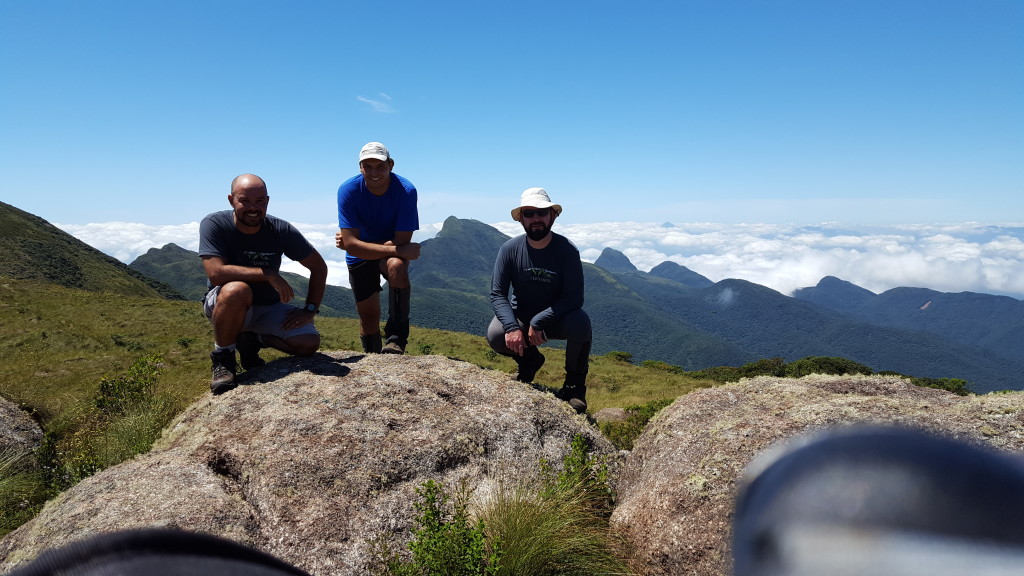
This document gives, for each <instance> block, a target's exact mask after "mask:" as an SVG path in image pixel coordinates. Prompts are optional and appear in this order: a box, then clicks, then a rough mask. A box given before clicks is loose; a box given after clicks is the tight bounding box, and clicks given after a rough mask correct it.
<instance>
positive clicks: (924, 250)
mask: <svg viewBox="0 0 1024 576" xmlns="http://www.w3.org/2000/svg"><path fill="white" fill-rule="evenodd" d="M57 226H58V227H59V228H61V229H62V230H64V231H66V232H68V233H69V234H72V235H73V236H75V237H76V238H78V239H79V240H82V241H83V242H85V243H86V244H89V245H90V246H93V247H94V248H96V249H98V250H101V251H102V252H104V253H106V254H109V255H110V256H113V257H114V258H117V259H118V260H121V261H122V262H125V263H131V262H132V261H133V260H135V258H137V257H138V256H139V255H141V254H144V253H145V252H146V251H147V250H149V249H150V248H159V247H162V246H164V245H165V244H168V243H174V244H177V245H178V246H181V247H182V248H186V249H188V250H193V251H195V250H198V247H199V223H198V222H191V223H188V224H180V225H167V226H157V225H145V224H134V223H125V222H107V223H100V224H83V225H71V224H67V225H65V224H57ZM295 226H296V227H297V228H298V229H299V230H301V231H302V233H303V234H304V235H305V236H306V238H308V239H309V241H310V242H311V243H312V244H313V245H314V246H316V248H317V249H318V250H319V251H320V253H321V254H323V256H324V259H325V260H327V263H328V266H329V267H330V274H329V277H328V282H329V283H330V284H335V285H338V286H348V274H347V272H346V269H345V262H344V253H343V252H341V251H340V250H338V249H337V248H335V247H334V232H335V230H336V228H335V227H334V226H333V225H328V224H299V223H296V224H295ZM493 226H494V227H495V228H497V229H498V230H500V231H501V232H503V233H505V234H508V235H510V236H511V235H516V234H520V233H522V229H521V228H520V227H519V224H517V223H515V222H507V223H506V222H503V223H499V224H493ZM440 228H441V224H440V223H438V224H434V225H430V226H426V227H424V229H423V230H420V231H419V232H417V233H416V236H415V237H414V239H415V240H417V241H421V242H422V241H423V240H425V239H427V238H430V237H433V236H434V235H435V234H436V233H437V232H438V231H439V230H440ZM555 231H556V232H559V233H561V234H563V235H565V236H566V237H568V238H569V239H570V240H572V242H573V243H575V244H576V246H577V247H578V248H579V249H580V253H581V254H582V256H583V259H584V260H586V261H588V262H593V261H595V260H597V258H598V257H599V256H600V255H601V252H602V251H603V250H604V249H605V248H613V249H615V250H618V251H620V252H622V253H624V254H625V255H626V256H627V257H628V258H629V259H630V261H631V262H632V263H633V265H634V266H636V267H637V268H638V269H640V270H642V271H645V272H646V271H649V270H650V269H651V268H653V267H654V266H657V265H658V264H660V263H662V262H665V261H672V262H676V263H678V264H681V265H683V266H686V267H687V268H689V269H691V270H693V271H694V272H697V273H699V274H702V275H704V276H706V277H708V278H709V279H711V280H712V281H716V282H717V281H719V280H723V279H726V278H740V279H743V280H749V281H751V282H756V283H757V284H761V285H764V286H767V287H769V288H773V289H775V290H777V291H779V292H781V293H783V294H792V293H793V290H795V289H797V288H803V287H807V286H814V285H816V284H817V283H818V281H819V280H821V278H823V277H825V276H836V277H838V278H841V279H843V280H847V281H849V282H852V283H854V284H856V285H858V286H861V287H863V288H867V289H868V290H871V291H872V292H875V293H879V292H883V291H885V290H888V289H890V288H895V287H898V286H913V287H920V288H931V289H933V290H938V291H940V292H984V293H989V294H1004V295H1009V296H1013V297H1015V298H1024V224H1022V225H1000V226H994V225H985V224H978V223H962V224H945V225H905V226H851V225H839V224H830V223H825V224H819V225H814V226H801V225H778V224H714V223H683V224H667V223H666V224H652V223H638V222H607V223H600V224H567V225H562V224H561V223H558V224H556V225H555ZM284 268H285V270H288V271H291V272H297V273H303V272H305V269H304V268H302V267H301V266H299V265H298V264H296V263H294V262H289V263H287V264H286V265H285V267H284Z"/></svg>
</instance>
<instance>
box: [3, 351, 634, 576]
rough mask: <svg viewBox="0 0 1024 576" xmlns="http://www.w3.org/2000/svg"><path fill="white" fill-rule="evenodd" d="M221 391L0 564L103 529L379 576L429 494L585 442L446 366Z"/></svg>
mask: <svg viewBox="0 0 1024 576" xmlns="http://www.w3.org/2000/svg"><path fill="white" fill-rule="evenodd" d="M253 375H254V376H255V379H254V380H253V381H252V382H250V384H252V385H247V386H240V387H239V388H237V389H235V390H232V391H230V392H228V393H226V394H224V395H221V396H216V397H214V396H206V397H205V398H203V399H202V400H200V401H199V402H197V403H195V404H194V405H192V406H191V407H189V408H188V409H187V410H186V411H185V412H184V413H182V414H181V415H180V416H179V417H178V418H177V419H176V420H175V421H174V422H173V423H172V424H171V425H170V426H169V427H168V428H167V429H166V430H165V432H164V435H163V437H162V438H161V439H160V440H159V441H158V442H157V444H156V445H155V446H154V448H153V450H152V451H151V452H149V453H148V454H145V455H141V456H138V457H136V458H135V459H133V460H131V461H128V462H124V463H122V464H120V465H118V466H115V467H113V468H110V469H108V470H105V471H103V472H101V473H99V474H96V475H95V476H93V477H90V478H88V479H86V480H84V481H82V482H81V483H79V484H78V485H76V486H75V487H73V488H71V489H70V490H68V491H66V492H65V493H63V494H61V495H60V496H58V497H57V498H56V499H54V500H53V501H51V502H49V503H48V504H47V505H46V506H45V508H44V509H43V511H42V512H41V513H40V514H39V515H38V516H37V517H36V518H35V519H33V520H32V521H30V522H29V523H27V524H25V525H23V526H21V527H20V528H19V529H17V530H16V531H14V532H12V533H11V534H9V535H8V536H7V537H6V538H5V539H4V540H2V541H0V570H3V571H6V570H10V569H11V568H13V567H15V566H17V565H19V564H21V563H24V562H26V561H28V560H29V559H31V558H33V557H35V556H36V555H37V554H38V553H39V552H40V551H42V550H44V549H47V548H52V547H57V546H61V545H64V544H66V543H68V542H70V541H72V540H78V539H81V538H84V537H86V536H90V535H93V534H96V533H100V532H105V531H111V530H116V529H125V528H133V527H143V526H150V527H152V526H159V527H176V528H180V529H185V530H191V531H198V532H205V533H210V534H214V535H219V536H224V537H227V538H230V539H232V540H235V541H238V542H241V543H243V544H247V545H250V546H253V547H255V548H258V549H260V550H263V551H265V552H268V553H270V554H272V555H274V556H277V557H278V558H281V559H282V560H285V561H286V562H289V563H292V564H294V565H296V566H298V567H300V568H302V569H304V570H307V571H308V572H310V573H312V574H332V575H333V574H364V573H366V567H367V562H368V560H369V558H370V555H371V550H370V542H371V540H372V539H373V538H374V537H376V536H378V535H381V534H384V533H390V534H396V535H398V536H399V538H401V537H402V536H403V535H405V537H408V534H409V529H410V527H411V526H412V521H413V517H414V514H415V511H414V509H413V507H412V503H413V502H414V501H415V499H416V496H415V488H416V487H417V486H419V485H420V484H421V483H422V482H424V481H426V480H428V479H433V480H436V481H439V482H442V483H444V484H446V485H448V486H455V485H456V484H458V483H460V482H462V481H463V480H465V481H467V482H468V486H469V487H470V488H471V489H473V490H475V491H476V493H477V494H478V495H481V496H482V495H485V494H486V493H487V491H488V490H489V488H490V487H493V486H494V484H495V483H496V482H498V481H501V480H502V478H503V477H505V476H508V477H514V478H516V479H521V478H523V477H528V476H529V475H530V473H531V472H532V471H536V470H537V469H538V467H539V462H540V461H541V460H545V461H548V462H550V463H552V464H555V465H556V466H557V465H559V464H560V463H561V461H562V457H563V456H564V455H565V454H566V453H567V452H568V449H569V444H570V441H571V439H572V438H573V436H574V435H576V434H583V435H584V436H586V437H587V438H588V440H589V443H590V444H591V445H592V446H593V448H594V449H595V452H596V453H598V454H612V453H614V449H613V447H612V446H611V445H610V444H609V443H608V442H607V441H606V440H604V439H603V438H602V437H601V436H600V434H599V433H598V432H597V430H596V429H595V428H594V427H593V426H591V425H589V424H588V423H587V421H586V420H585V419H584V418H583V417H581V416H576V415H575V414H574V413H573V412H572V410H571V409H570V408H569V407H568V405H567V404H565V403H563V402H561V401H559V400H557V399H555V398H554V397H553V396H552V395H551V394H547V393H543V392H538V391H536V390H534V389H532V388H531V387H529V386H526V385H524V384H521V383H519V382H516V381H515V380H513V379H512V378H510V377H509V376H508V375H507V374H503V373H500V372H495V371H490V370H483V369H481V368H478V367H476V366H473V365H471V364H468V363H465V362H459V361H453V360H449V359H447V358H444V357H441V356H403V357H396V356H381V355H371V356H365V357H364V356H363V355H361V354H359V355H357V354H355V353H352V352H331V353H327V354H318V355H317V356H315V357H313V358H309V359H292V358H286V359H281V360H277V361H275V362H272V363H270V364H268V365H267V366H266V367H264V368H262V369H260V370H258V371H256V372H254V373H253Z"/></svg>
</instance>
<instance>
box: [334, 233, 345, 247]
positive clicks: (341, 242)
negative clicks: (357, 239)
mask: <svg viewBox="0 0 1024 576" xmlns="http://www.w3.org/2000/svg"><path fill="white" fill-rule="evenodd" d="M334 245H335V246H336V247H338V249H339V250H344V249H345V239H344V238H342V236H341V230H338V231H337V232H335V233H334Z"/></svg>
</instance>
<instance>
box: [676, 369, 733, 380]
mask: <svg viewBox="0 0 1024 576" xmlns="http://www.w3.org/2000/svg"><path fill="white" fill-rule="evenodd" d="M686 375H687V376H689V377H691V378H697V379H698V380H713V381H715V382H738V381H739V380H740V379H741V378H743V373H742V372H741V371H740V369H739V368H736V367H735V366H714V367H711V368H705V369H703V370H694V371H693V372H687V373H686Z"/></svg>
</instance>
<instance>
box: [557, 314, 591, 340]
mask: <svg viewBox="0 0 1024 576" xmlns="http://www.w3.org/2000/svg"><path fill="white" fill-rule="evenodd" d="M562 331H563V332H564V333H565V336H566V340H576V341H579V342H589V341H591V340H592V339H593V338H594V331H593V328H592V326H591V324H590V316H588V315H587V313H586V312H584V311H583V309H579V310H575V311H573V312H570V313H569V314H567V315H566V316H565V318H564V319H563V321H562Z"/></svg>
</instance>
